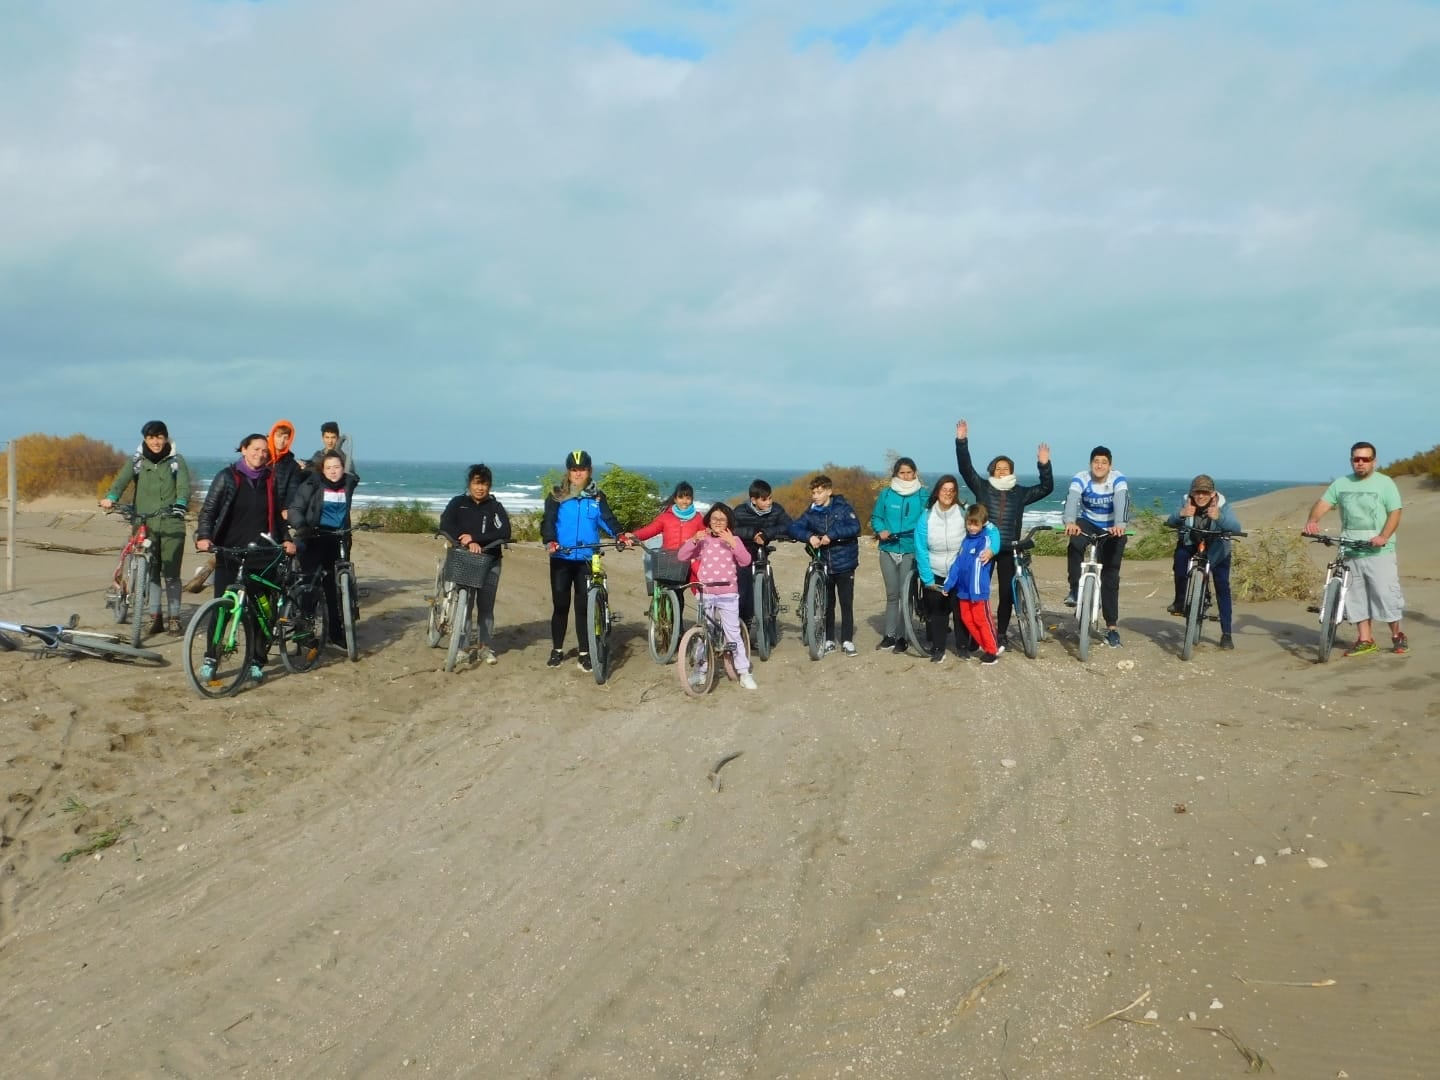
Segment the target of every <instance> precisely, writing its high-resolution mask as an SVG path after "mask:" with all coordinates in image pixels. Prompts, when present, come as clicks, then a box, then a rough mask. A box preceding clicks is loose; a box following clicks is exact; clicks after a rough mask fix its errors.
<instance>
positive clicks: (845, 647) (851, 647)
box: [840, 641, 855, 656]
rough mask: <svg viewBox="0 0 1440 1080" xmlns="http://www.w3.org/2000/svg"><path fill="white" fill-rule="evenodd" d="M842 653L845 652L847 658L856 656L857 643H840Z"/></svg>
mask: <svg viewBox="0 0 1440 1080" xmlns="http://www.w3.org/2000/svg"><path fill="white" fill-rule="evenodd" d="M840 651H841V652H843V653H844V654H845V655H846V656H854V655H855V643H854V642H853V641H842V642H841V643H840Z"/></svg>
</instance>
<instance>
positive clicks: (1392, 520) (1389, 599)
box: [1305, 442, 1410, 656]
mask: <svg viewBox="0 0 1440 1080" xmlns="http://www.w3.org/2000/svg"><path fill="white" fill-rule="evenodd" d="M1350 468H1351V473H1350V475H1349V476H1338V477H1336V478H1335V480H1334V481H1333V482H1332V483H1331V484H1330V486H1329V487H1328V488H1326V489H1325V494H1324V495H1321V496H1320V499H1319V501H1318V502H1316V503H1315V505H1314V506H1312V507H1311V508H1310V520H1309V521H1307V522H1306V523H1305V535H1306V536H1314V535H1315V534H1316V533H1318V532H1319V531H1320V519H1321V518H1322V517H1324V516H1325V515H1326V514H1328V513H1329V512H1330V511H1331V510H1333V509H1335V507H1337V506H1338V507H1339V508H1340V535H1341V536H1343V537H1345V538H1346V539H1347V540H1368V541H1369V542H1370V546H1371V548H1372V549H1373V550H1371V551H1361V552H1357V553H1356V554H1355V556H1354V559H1353V561H1352V562H1351V563H1350V567H1351V571H1350V590H1349V592H1347V593H1346V594H1345V617H1346V618H1347V619H1349V620H1350V621H1351V622H1353V623H1354V624H1355V644H1354V646H1353V647H1352V648H1351V649H1349V650H1348V651H1347V652H1346V653H1345V655H1346V656H1363V655H1365V654H1366V653H1373V652H1375V651H1376V645H1375V636H1374V632H1373V630H1372V622H1373V621H1374V620H1376V619H1379V620H1381V621H1382V622H1388V623H1389V624H1390V640H1391V643H1392V644H1393V645H1394V648H1395V651H1396V652H1397V653H1400V654H1401V655H1403V654H1405V653H1407V652H1409V651H1410V643H1409V641H1407V640H1406V638H1405V632H1404V631H1403V630H1401V629H1400V618H1401V616H1402V615H1403V614H1404V612H1405V597H1404V596H1402V595H1401V593H1400V570H1399V567H1398V566H1397V564H1396V560H1395V532H1396V530H1397V529H1399V528H1400V489H1399V488H1397V487H1396V486H1395V481H1394V480H1391V479H1390V477H1388V476H1386V475H1385V474H1384V473H1382V472H1377V471H1376V468H1375V447H1374V446H1372V445H1371V444H1370V443H1368V442H1357V443H1356V444H1355V445H1354V446H1352V447H1351V448H1350Z"/></svg>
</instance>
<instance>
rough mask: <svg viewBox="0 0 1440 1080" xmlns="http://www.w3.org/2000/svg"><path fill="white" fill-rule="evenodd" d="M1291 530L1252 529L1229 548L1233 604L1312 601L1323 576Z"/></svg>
mask: <svg viewBox="0 0 1440 1080" xmlns="http://www.w3.org/2000/svg"><path fill="white" fill-rule="evenodd" d="M1309 544H1310V542H1309V541H1308V540H1306V539H1305V538H1304V537H1303V536H1301V535H1300V533H1299V532H1298V531H1297V530H1295V529H1252V530H1251V531H1250V535H1249V536H1248V537H1246V538H1245V539H1244V540H1237V541H1235V543H1234V544H1232V545H1231V546H1230V550H1231V552H1232V554H1231V556H1230V591H1231V594H1232V595H1233V596H1234V598H1235V599H1236V600H1246V601H1259V600H1312V599H1314V598H1315V597H1316V596H1318V595H1319V593H1320V586H1321V585H1322V584H1323V583H1324V581H1325V572H1324V571H1323V570H1321V569H1320V568H1319V567H1318V566H1316V565H1315V563H1314V562H1313V561H1312V560H1311V558H1310V553H1309V551H1308V548H1309Z"/></svg>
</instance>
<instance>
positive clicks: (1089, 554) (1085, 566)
mask: <svg viewBox="0 0 1440 1080" xmlns="http://www.w3.org/2000/svg"><path fill="white" fill-rule="evenodd" d="M1081 535H1083V536H1084V537H1085V539H1086V543H1085V553H1084V555H1083V556H1082V557H1081V559H1080V578H1079V580H1078V581H1077V582H1076V583H1075V628H1076V630H1077V631H1078V641H1079V651H1080V659H1081V660H1088V659H1089V658H1090V638H1091V636H1092V635H1093V634H1094V632H1095V627H1096V626H1097V625H1098V624H1100V623H1101V622H1102V621H1103V620H1102V618H1101V605H1100V575H1101V573H1102V572H1103V571H1104V569H1105V566H1104V564H1103V563H1101V562H1100V546H1101V545H1102V544H1105V543H1108V542H1111V541H1114V540H1117V539H1119V537H1117V536H1115V535H1113V534H1112V533H1110V532H1108V531H1107V532H1099V533H1082V534H1081ZM1123 535H1125V536H1129V535H1130V533H1129V532H1128V531H1127V532H1125V533H1124V534H1123ZM1087 583H1088V584H1091V585H1092V586H1093V587H1092V588H1091V589H1090V605H1089V607H1090V610H1089V611H1086V610H1085V586H1086V584H1087Z"/></svg>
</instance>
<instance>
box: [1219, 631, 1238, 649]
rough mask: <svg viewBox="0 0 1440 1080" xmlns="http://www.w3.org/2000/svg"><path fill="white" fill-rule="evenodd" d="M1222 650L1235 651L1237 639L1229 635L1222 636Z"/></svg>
mask: <svg viewBox="0 0 1440 1080" xmlns="http://www.w3.org/2000/svg"><path fill="white" fill-rule="evenodd" d="M1220 648H1222V649H1233V648H1235V639H1234V638H1233V637H1231V636H1230V635H1229V634H1221V635H1220Z"/></svg>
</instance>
